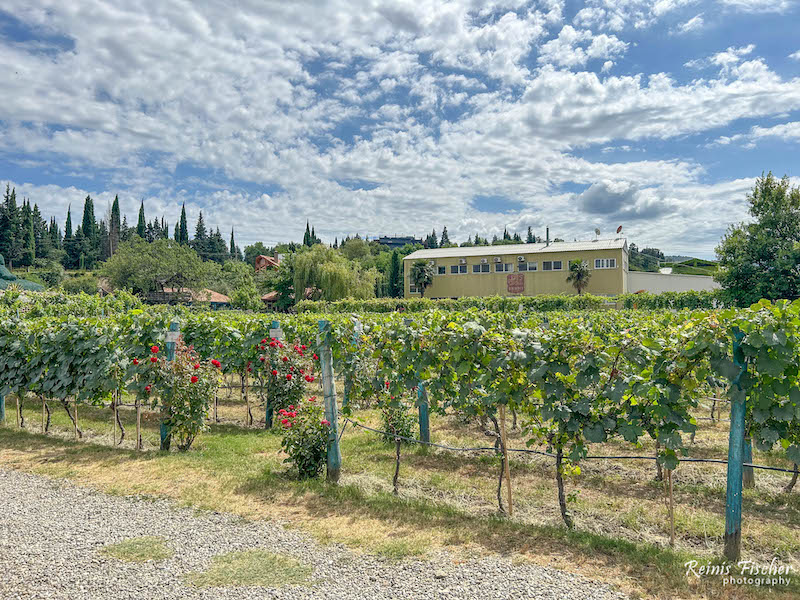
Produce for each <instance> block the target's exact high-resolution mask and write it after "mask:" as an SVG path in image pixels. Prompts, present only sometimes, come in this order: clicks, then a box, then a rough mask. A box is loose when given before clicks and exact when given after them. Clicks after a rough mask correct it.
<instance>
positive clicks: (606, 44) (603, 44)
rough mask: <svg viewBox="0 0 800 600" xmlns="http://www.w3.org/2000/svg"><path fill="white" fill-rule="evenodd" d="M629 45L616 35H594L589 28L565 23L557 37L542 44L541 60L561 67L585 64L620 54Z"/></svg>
mask: <svg viewBox="0 0 800 600" xmlns="http://www.w3.org/2000/svg"><path fill="white" fill-rule="evenodd" d="M627 47H628V44H627V43H626V42H623V41H621V40H620V39H619V38H617V36H615V35H607V34H605V33H603V34H600V35H593V34H592V32H591V31H589V30H580V31H579V30H576V29H575V28H573V27H572V26H571V25H565V26H564V27H563V28H562V29H561V32H560V33H559V34H558V37H557V38H555V39H552V40H550V41H548V42H546V43H544V44H543V45H542V47H541V50H540V52H539V62H540V63H544V64H554V65H558V66H560V67H574V66H583V65H585V64H586V63H587V62H588V61H589V60H590V59H608V58H614V57H616V56H619V55H621V54H623V53H624V52H625V50H626V49H627ZM612 64H613V63H612ZM609 68H610V67H609Z"/></svg>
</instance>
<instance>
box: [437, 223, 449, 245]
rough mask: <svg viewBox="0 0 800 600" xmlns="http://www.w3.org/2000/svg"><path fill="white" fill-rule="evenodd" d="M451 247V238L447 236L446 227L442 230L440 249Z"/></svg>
mask: <svg viewBox="0 0 800 600" xmlns="http://www.w3.org/2000/svg"><path fill="white" fill-rule="evenodd" d="M449 245H450V236H449V235H447V226H446V225H445V226H444V227H443V228H442V238H441V241H440V242H439V247H440V248H446V247H447V246H449Z"/></svg>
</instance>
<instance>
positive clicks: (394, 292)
mask: <svg viewBox="0 0 800 600" xmlns="http://www.w3.org/2000/svg"><path fill="white" fill-rule="evenodd" d="M388 292H389V297H390V298H402V296H403V267H402V265H401V264H400V254H399V253H398V252H397V250H395V251H394V252H392V260H391V262H390V263H389V290H388Z"/></svg>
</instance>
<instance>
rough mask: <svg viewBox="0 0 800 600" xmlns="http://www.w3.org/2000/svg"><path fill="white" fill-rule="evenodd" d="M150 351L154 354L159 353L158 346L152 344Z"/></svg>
mask: <svg viewBox="0 0 800 600" xmlns="http://www.w3.org/2000/svg"><path fill="white" fill-rule="evenodd" d="M150 352H152V353H153V354H158V346H152V347H151V348H150Z"/></svg>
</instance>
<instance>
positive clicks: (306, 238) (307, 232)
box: [303, 221, 311, 247]
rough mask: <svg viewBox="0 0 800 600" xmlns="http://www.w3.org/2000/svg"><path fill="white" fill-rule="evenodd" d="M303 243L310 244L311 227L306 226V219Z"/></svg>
mask: <svg viewBox="0 0 800 600" xmlns="http://www.w3.org/2000/svg"><path fill="white" fill-rule="evenodd" d="M303 245H304V246H309V247H310V246H311V228H310V227H309V226H308V221H306V233H305V235H303Z"/></svg>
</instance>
